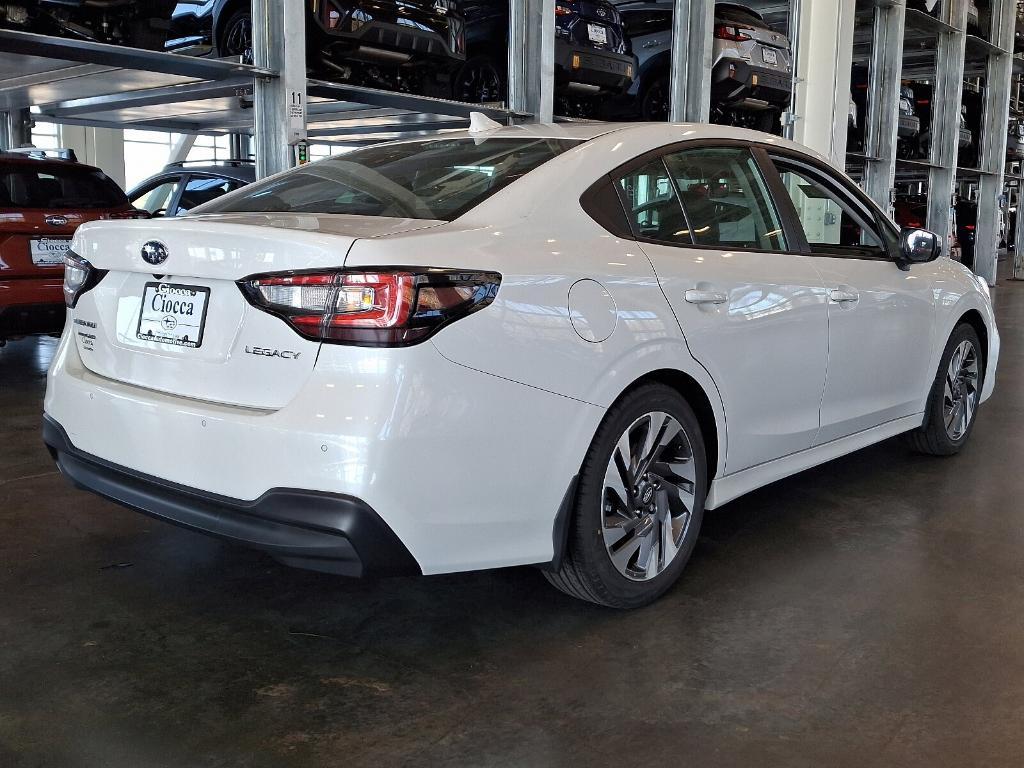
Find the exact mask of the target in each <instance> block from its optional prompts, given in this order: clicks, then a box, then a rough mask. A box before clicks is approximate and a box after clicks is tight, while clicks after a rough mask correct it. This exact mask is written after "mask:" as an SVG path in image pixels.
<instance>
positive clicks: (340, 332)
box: [239, 268, 501, 347]
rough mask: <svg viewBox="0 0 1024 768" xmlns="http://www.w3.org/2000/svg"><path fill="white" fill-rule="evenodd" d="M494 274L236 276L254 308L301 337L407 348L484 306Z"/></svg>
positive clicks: (418, 271)
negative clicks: (241, 277)
mask: <svg viewBox="0 0 1024 768" xmlns="http://www.w3.org/2000/svg"><path fill="white" fill-rule="evenodd" d="M500 283H501V276H500V275H498V274H497V273H494V272H470V271H463V270H453V269H431V268H427V269H424V268H410V269H402V268H397V269H388V270H381V271H373V272H365V271H337V272H315V273H311V272H307V273H295V274H270V275H257V276H254V277H251V278H247V279H245V280H242V281H240V282H239V287H240V288H241V289H242V293H243V294H245V297H246V298H247V299H248V300H249V303H251V304H252V305H253V306H255V307H257V308H259V309H262V310H263V311H265V312H269V313H270V314H272V315H276V316H277V317H280V318H281V319H283V320H285V321H286V322H287V323H288V324H289V325H291V326H292V328H294V329H295V331H296V332H298V333H299V334H300V335H302V336H304V337H306V338H308V339H315V340H318V341H326V342H332V343H336V344H355V345H358V346H374V347H377V346H388V347H390V346H407V345H409V344H416V343H417V342H420V341H423V340H424V339H426V338H428V337H429V336H430V335H432V334H433V333H435V332H436V331H437V330H438V329H440V328H442V327H443V326H445V325H447V324H449V323H452V322H454V321H456V320H458V319H460V318H463V317H465V316H466V315H469V314H471V313H473V312H476V311H477V310H479V309H483V308H484V307H486V306H487V305H488V304H490V303H491V302H492V301H493V300H494V297H495V296H496V295H497V293H498V285H499V284H500Z"/></svg>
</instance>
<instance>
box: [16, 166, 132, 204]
mask: <svg viewBox="0 0 1024 768" xmlns="http://www.w3.org/2000/svg"><path fill="white" fill-rule="evenodd" d="M127 203H128V197H127V196H126V195H125V193H124V192H122V191H121V189H120V187H118V186H117V184H115V183H114V182H113V181H111V180H110V179H109V178H107V176H106V175H105V174H103V173H101V172H100V171H94V170H90V169H85V168H82V167H80V166H75V165H71V164H69V165H68V166H67V167H55V166H53V165H50V164H47V165H44V166H41V167H39V168H33V167H32V166H31V165H28V164H25V165H22V164H18V165H16V166H7V167H0V208H79V209H88V208H118V207H121V206H123V205H127Z"/></svg>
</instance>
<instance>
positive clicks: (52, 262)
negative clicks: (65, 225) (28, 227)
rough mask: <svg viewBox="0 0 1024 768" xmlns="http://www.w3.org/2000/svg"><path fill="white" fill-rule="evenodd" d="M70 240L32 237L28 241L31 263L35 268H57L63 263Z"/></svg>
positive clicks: (66, 238) (65, 238)
mask: <svg viewBox="0 0 1024 768" xmlns="http://www.w3.org/2000/svg"><path fill="white" fill-rule="evenodd" d="M70 245H71V238H68V237H34V238H32V239H31V240H29V241H28V249H29V253H31V254H32V263H33V264H35V265H36V266H37V267H57V266H60V265H61V264H63V263H64V254H65V253H67V252H68V247H69V246H70Z"/></svg>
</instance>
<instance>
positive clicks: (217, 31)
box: [213, 0, 252, 55]
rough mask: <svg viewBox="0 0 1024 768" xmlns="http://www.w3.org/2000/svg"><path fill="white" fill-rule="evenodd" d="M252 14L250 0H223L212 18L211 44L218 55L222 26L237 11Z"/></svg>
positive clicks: (222, 35)
mask: <svg viewBox="0 0 1024 768" xmlns="http://www.w3.org/2000/svg"><path fill="white" fill-rule="evenodd" d="M243 10H247V11H249V12H250V13H251V12H252V2H251V0H224V2H222V3H221V4H220V7H219V8H218V9H217V12H216V15H215V16H214V26H213V43H214V46H215V47H216V49H217V53H218V55H220V46H221V42H222V41H223V38H224V26H225V25H226V24H227V23H228V21H230V19H231V17H232V16H233V15H234V14H235V13H236V12H237V11H243Z"/></svg>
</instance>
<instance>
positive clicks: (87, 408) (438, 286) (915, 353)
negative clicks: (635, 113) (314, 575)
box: [43, 114, 999, 608]
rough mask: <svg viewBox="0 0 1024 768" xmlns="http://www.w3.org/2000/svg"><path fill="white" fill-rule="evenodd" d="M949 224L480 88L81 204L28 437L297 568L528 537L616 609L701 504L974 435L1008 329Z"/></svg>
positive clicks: (829, 179) (754, 162)
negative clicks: (320, 138) (275, 160)
mask: <svg viewBox="0 0 1024 768" xmlns="http://www.w3.org/2000/svg"><path fill="white" fill-rule="evenodd" d="M941 245H942V243H941V240H940V238H939V237H938V236H936V235H935V234H933V233H930V232H928V231H926V230H924V229H922V228H920V227H915V228H911V229H904V230H900V228H899V227H898V226H897V225H896V224H894V223H893V222H892V221H891V220H890V219H888V218H887V217H886V216H885V215H884V214H883V213H882V211H881V210H880V209H879V208H878V207H877V206H876V205H875V204H874V203H873V202H872V201H871V200H870V199H869V198H868V197H867V196H866V195H865V194H864V193H863V192H862V191H861V190H860V189H859V188H858V187H857V185H856V184H855V183H853V182H852V181H851V180H850V179H849V177H847V176H846V175H845V174H843V173H842V172H840V171H838V170H836V169H835V168H834V167H833V166H831V165H830V163H829V162H828V160H827V158H825V157H823V156H821V155H818V154H815V153H813V152H810V151H808V150H807V149H806V148H801V147H800V146H799V145H797V144H794V143H792V142H788V141H785V140H783V139H780V138H778V137H775V136H769V135H766V134H763V133H756V132H752V131H748V130H744V129H739V128H734V127H725V126H715V125H698V124H668V123H645V124H636V123H633V124H610V123H601V124H598V123H589V124H583V123H574V124H552V125H524V126H517V127H503V126H501V125H499V124H497V123H495V122H493V121H490V120H488V119H487V118H485V117H483V116H482V115H479V114H476V115H474V116H473V118H472V120H471V125H470V128H469V130H467V131H459V132H452V133H450V134H445V135H443V136H436V137H430V138H423V139H415V140H404V141H398V142H393V143H388V144H381V145H376V146H370V147H365V148H362V149H358V150H354V151H352V152H351V153H348V154H346V155H343V156H339V157H333V158H329V159H326V160H323V161H320V162H316V163H311V164H309V165H305V166H302V167H299V168H296V169H294V170H292V171H289V172H285V173H282V174H278V175H276V176H272V177H270V178H268V179H264V180H262V181H259V182H256V183H254V184H251V185H249V186H247V187H244V188H242V189H240V190H237V191H235V192H232V193H230V194H227V195H224V196H223V197H221V198H219V199H217V200H214V201H212V202H210V203H207V204H206V205H203V206H200V207H198V208H196V209H193V210H192V211H190V212H189V214H188V215H187V216H182V217H179V218H175V219H154V220H149V221H126V222H99V223H90V224H87V225H85V226H83V227H81V228H80V229H79V230H78V232H77V233H76V235H75V239H74V242H73V243H72V248H71V252H69V253H68V255H67V257H66V264H67V268H66V271H65V281H64V292H65V296H66V299H67V304H68V307H69V309H68V312H69V314H70V320H69V322H68V324H67V325H66V327H65V331H64V335H63V337H62V338H61V341H60V344H59V346H58V349H57V350H56V352H55V355H54V358H53V363H52V365H51V368H50V371H49V374H48V378H47V390H46V397H45V403H44V409H45V415H44V423H43V438H44V440H45V442H46V444H47V445H48V446H49V449H50V451H51V453H52V455H53V456H54V458H55V459H56V462H57V465H58V467H59V468H60V470H61V472H63V473H64V474H65V475H66V476H67V478H68V479H69V480H70V481H71V482H73V483H74V484H76V485H77V486H79V487H80V488H84V489H87V490H91V491H93V492H95V493H97V494H100V495H102V496H105V497H107V498H109V499H112V500H114V501H116V502H119V503H121V504H123V505H126V506H128V507H130V508H132V509H135V510H138V511H141V512H143V513H146V514H149V515H152V516H154V517H156V518H159V519H162V520H165V521H168V522H172V523H176V524H178V525H181V526H184V527H186V528H190V529H192V530H194V531H199V532H204V533H207V534H210V535H213V536H217V537H220V538H222V539H225V540H228V541H233V542H237V543H242V544H246V545H248V546H252V547H257V548H259V549H262V550H265V551H267V552H269V553H270V554H271V555H273V556H274V557H275V558H277V559H279V560H281V561H283V562H285V563H288V564H291V565H295V566H302V567H307V568H314V569H319V570H323V571H330V572H335V573H343V574H350V575H366V574H373V573H388V572H392V573H393V572H405V573H423V574H435V573H447V572H454V571H471V570H477V569H483V568H496V567H502V566H512V565H524V564H535V565H538V566H540V567H541V568H543V569H544V571H545V573H546V575H547V577H548V578H549V580H550V581H551V582H552V583H553V584H555V586H557V587H558V588H560V589H562V590H564V591H565V592H567V593H569V594H571V595H574V596H576V597H579V598H582V599H584V600H589V601H593V602H596V603H600V604H602V605H608V606H616V607H622V608H628V607H636V606H639V605H643V604H645V603H648V602H650V601H652V600H654V599H655V598H657V597H658V596H659V595H661V594H662V593H663V592H665V590H667V589H668V588H669V587H671V585H672V584H673V583H674V582H675V581H676V579H677V578H678V577H679V576H680V574H681V572H682V570H683V568H684V566H685V564H686V562H687V560H688V559H689V558H690V555H691V553H692V551H693V548H694V544H695V542H696V540H697V535H698V531H699V530H700V526H701V520H702V517H703V514H704V511H705V510H707V509H714V508H716V507H719V506H721V505H723V504H725V503H726V502H728V501H730V500H732V499H735V498H737V497H739V496H741V495H742V494H745V493H747V492H748V491H751V490H753V489H755V488H759V487H761V486H764V485H766V484H768V483H771V482H773V481H775V480H778V479H780V478H782V477H786V476H788V475H792V474H794V473H796V472H799V471H801V470H803V469H807V468H809V467H812V466H815V465H817V464H821V463H822V462H826V461H828V460H830V459H833V458H836V457H838V456H841V455H843V454H846V453H849V452H851V451H855V450H857V449H859V448H863V447H865V446H867V445H870V444H872V443H875V442H878V441H880V440H884V439H886V438H888V437H892V436H895V435H900V434H906V435H907V440H908V442H909V444H910V445H911V446H912V447H913V448H915V449H917V450H919V451H922V452H925V453H930V454H936V455H950V454H955V453H957V452H958V451H959V450H960V449H961V448H962V447H963V446H964V444H965V443H966V441H967V440H968V439H969V438H970V435H971V431H972V428H973V427H974V425H975V415H976V413H977V409H978V407H979V406H980V405H981V403H982V402H983V401H984V400H985V399H986V398H988V397H989V395H990V394H991V392H992V389H993V386H994V383H995V373H996V367H997V362H998V357H999V333H998V331H997V328H996V325H995V320H994V317H993V310H992V304H991V298H990V294H989V288H988V284H987V283H985V282H984V281H982V280H980V279H978V278H976V277H975V276H974V275H972V274H971V273H970V272H969V271H968V270H966V269H965V268H964V267H963V266H962V265H960V264H957V263H955V262H953V261H951V260H950V259H949V258H947V257H945V256H943V255H942V254H941V253H940V250H941ZM112 427H116V428H112ZM239 446H244V447H245V449H244V450H241V451H240V450H239ZM481 479H483V480H481Z"/></svg>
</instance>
